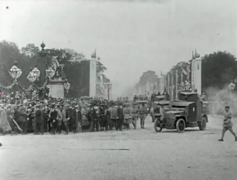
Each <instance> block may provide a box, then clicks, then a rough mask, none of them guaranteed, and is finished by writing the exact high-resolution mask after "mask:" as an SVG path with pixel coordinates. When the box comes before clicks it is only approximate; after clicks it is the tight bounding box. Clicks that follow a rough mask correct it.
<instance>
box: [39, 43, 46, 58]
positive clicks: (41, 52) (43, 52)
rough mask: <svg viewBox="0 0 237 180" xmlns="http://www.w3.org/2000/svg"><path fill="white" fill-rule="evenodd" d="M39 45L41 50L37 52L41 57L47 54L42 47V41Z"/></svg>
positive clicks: (43, 46) (43, 45)
mask: <svg viewBox="0 0 237 180" xmlns="http://www.w3.org/2000/svg"><path fill="white" fill-rule="evenodd" d="M40 46H41V51H40V52H39V54H40V56H41V57H45V56H46V55H47V52H46V50H45V49H44V48H45V44H44V42H42V44H41V45H40Z"/></svg>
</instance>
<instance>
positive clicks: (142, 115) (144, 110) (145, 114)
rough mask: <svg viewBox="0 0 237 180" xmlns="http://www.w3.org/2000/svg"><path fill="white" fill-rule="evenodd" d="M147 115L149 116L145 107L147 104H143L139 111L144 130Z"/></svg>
mask: <svg viewBox="0 0 237 180" xmlns="http://www.w3.org/2000/svg"><path fill="white" fill-rule="evenodd" d="M147 114H148V112H147V108H146V107H145V104H144V103H142V107H141V108H140V109H139V118H140V125H141V128H142V129H144V125H145V119H146V116H147Z"/></svg>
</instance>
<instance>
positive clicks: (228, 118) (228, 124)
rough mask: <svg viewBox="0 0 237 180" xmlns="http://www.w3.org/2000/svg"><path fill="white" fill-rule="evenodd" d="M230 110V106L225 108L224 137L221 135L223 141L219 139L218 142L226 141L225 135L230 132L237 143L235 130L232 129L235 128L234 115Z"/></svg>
mask: <svg viewBox="0 0 237 180" xmlns="http://www.w3.org/2000/svg"><path fill="white" fill-rule="evenodd" d="M229 110H230V106H225V114H224V122H223V129H222V135H221V139H219V140H218V141H224V136H225V133H226V131H228V130H229V131H230V133H231V134H233V136H234V137H235V141H237V136H236V134H235V133H234V131H233V128H232V127H233V123H232V122H231V118H232V114H231V112H230V111H229Z"/></svg>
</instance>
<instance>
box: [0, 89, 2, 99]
mask: <svg viewBox="0 0 237 180" xmlns="http://www.w3.org/2000/svg"><path fill="white" fill-rule="evenodd" d="M1 96H2V90H1V89H0V97H1Z"/></svg>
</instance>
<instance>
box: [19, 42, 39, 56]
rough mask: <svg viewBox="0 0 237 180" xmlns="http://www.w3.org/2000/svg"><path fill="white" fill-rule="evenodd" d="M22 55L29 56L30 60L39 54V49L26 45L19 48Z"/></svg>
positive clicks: (32, 45)
mask: <svg viewBox="0 0 237 180" xmlns="http://www.w3.org/2000/svg"><path fill="white" fill-rule="evenodd" d="M21 52H22V54H24V55H25V56H29V57H30V58H32V57H34V56H37V55H38V53H39V47H37V46H35V45H34V44H28V45H27V46H26V47H23V48H21Z"/></svg>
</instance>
